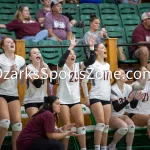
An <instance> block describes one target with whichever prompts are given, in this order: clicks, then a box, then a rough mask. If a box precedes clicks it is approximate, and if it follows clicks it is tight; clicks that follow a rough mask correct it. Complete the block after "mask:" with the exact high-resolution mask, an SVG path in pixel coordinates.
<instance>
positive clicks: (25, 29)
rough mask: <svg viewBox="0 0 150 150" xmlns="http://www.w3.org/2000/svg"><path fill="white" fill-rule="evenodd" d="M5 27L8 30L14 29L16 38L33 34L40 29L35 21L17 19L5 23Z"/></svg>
mask: <svg viewBox="0 0 150 150" xmlns="http://www.w3.org/2000/svg"><path fill="white" fill-rule="evenodd" d="M6 28H7V30H9V31H12V30H15V32H16V36H17V37H18V39H22V38H23V37H25V36H35V35H36V34H37V33H38V32H40V30H41V29H40V24H39V23H38V22H37V21H32V22H30V23H23V22H22V21H20V20H18V19H16V20H13V21H12V22H10V23H8V24H6Z"/></svg>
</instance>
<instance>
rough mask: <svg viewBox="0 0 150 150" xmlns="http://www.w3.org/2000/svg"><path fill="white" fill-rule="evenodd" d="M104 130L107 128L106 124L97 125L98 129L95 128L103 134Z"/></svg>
mask: <svg viewBox="0 0 150 150" xmlns="http://www.w3.org/2000/svg"><path fill="white" fill-rule="evenodd" d="M104 128H105V124H104V123H97V124H96V127H95V130H98V131H100V132H103V130H104Z"/></svg>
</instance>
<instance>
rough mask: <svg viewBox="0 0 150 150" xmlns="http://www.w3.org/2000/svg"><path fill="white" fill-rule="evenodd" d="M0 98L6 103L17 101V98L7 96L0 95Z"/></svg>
mask: <svg viewBox="0 0 150 150" xmlns="http://www.w3.org/2000/svg"><path fill="white" fill-rule="evenodd" d="M0 97H2V98H4V99H5V100H6V101H7V103H10V102H12V101H15V100H19V96H8V95H1V94H0Z"/></svg>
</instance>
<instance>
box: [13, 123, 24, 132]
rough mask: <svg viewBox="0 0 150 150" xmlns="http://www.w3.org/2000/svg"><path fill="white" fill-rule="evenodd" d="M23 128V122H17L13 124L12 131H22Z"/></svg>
mask: <svg viewBox="0 0 150 150" xmlns="http://www.w3.org/2000/svg"><path fill="white" fill-rule="evenodd" d="M21 130H22V123H21V122H20V123H15V124H13V125H12V131H21Z"/></svg>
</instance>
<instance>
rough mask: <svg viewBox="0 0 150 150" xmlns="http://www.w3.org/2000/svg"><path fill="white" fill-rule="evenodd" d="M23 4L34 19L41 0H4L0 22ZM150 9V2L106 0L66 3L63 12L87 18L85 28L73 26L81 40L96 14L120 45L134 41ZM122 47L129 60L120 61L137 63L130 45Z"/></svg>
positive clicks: (0, 8)
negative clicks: (132, 37)
mask: <svg viewBox="0 0 150 150" xmlns="http://www.w3.org/2000/svg"><path fill="white" fill-rule="evenodd" d="M106 2H111V3H106ZM20 5H27V6H28V7H29V8H30V13H31V16H32V17H33V18H35V13H36V12H37V10H38V9H40V8H41V3H40V1H38V0H30V1H28V0H18V1H17V0H15V1H14V0H6V1H5V0H1V1H0V24H6V23H8V22H10V21H11V20H13V16H14V14H15V12H16V10H17V8H18V7H19V6H20ZM149 10H150V5H149V4H148V3H141V4H139V5H138V6H136V5H133V4H118V5H116V4H113V1H109V0H104V1H103V3H101V4H91V3H90V4H89V3H82V4H63V12H69V13H70V14H71V15H73V17H74V18H75V19H76V20H77V21H79V20H84V22H85V25H86V27H85V28H84V29H80V28H76V27H73V28H72V30H73V33H74V34H75V36H76V38H77V39H82V38H83V35H84V33H85V32H87V31H88V30H89V19H90V14H96V16H97V17H99V18H100V20H101V27H102V26H106V30H107V32H108V36H109V37H110V38H118V41H117V43H118V44H122V43H131V36H132V32H133V30H134V29H135V27H136V26H137V25H138V24H139V23H140V22H141V14H142V13H143V12H146V11H149ZM0 33H1V34H2V35H7V36H10V37H12V38H14V39H15V38H16V36H15V32H14V31H12V32H9V31H7V29H0ZM43 43H45V41H43V42H40V43H38V44H42V45H43ZM56 44H57V43H56ZM27 45H29V43H27ZM31 45H32V43H31ZM122 48H123V50H124V51H125V54H126V57H127V60H125V61H124V60H119V63H120V64H122V63H125V64H129V63H131V64H132V63H138V60H133V59H131V54H130V47H127V46H122Z"/></svg>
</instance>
